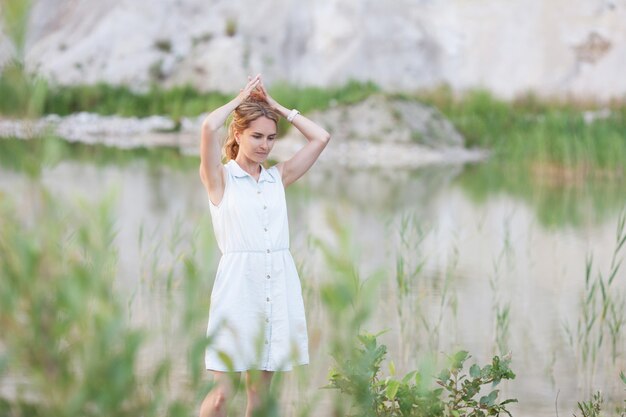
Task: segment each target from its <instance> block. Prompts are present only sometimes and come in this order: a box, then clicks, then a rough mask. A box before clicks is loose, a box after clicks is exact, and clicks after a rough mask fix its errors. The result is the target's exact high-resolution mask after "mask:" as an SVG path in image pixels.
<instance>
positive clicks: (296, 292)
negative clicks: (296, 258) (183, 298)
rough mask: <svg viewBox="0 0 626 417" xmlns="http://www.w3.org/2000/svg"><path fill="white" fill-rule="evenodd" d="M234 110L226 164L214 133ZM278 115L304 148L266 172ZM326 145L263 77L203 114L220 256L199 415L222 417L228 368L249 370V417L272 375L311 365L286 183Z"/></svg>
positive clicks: (229, 388)
mask: <svg viewBox="0 0 626 417" xmlns="http://www.w3.org/2000/svg"><path fill="white" fill-rule="evenodd" d="M232 112H234V115H233V119H232V121H231V123H230V126H229V128H228V137H227V139H226V142H225V144H224V151H225V154H226V159H227V163H226V164H225V165H223V164H222V150H221V148H220V144H219V141H218V138H217V135H216V131H217V130H218V129H219V128H220V126H222V125H223V124H224V122H225V121H226V118H227V117H228V116H229V115H230V114H231V113H232ZM281 116H282V117H285V118H287V120H289V122H291V123H292V124H293V125H294V126H295V127H296V128H297V129H298V130H299V131H300V132H301V133H302V134H303V135H304V137H305V138H306V139H307V141H308V143H307V144H306V145H305V146H304V147H303V148H302V149H300V150H299V151H298V152H297V153H296V154H295V155H293V157H292V158H291V159H289V160H287V161H284V162H280V163H278V164H276V165H274V166H273V167H271V168H269V169H266V168H265V167H264V166H263V164H264V163H265V162H266V160H267V158H268V155H269V153H270V151H271V150H272V147H273V146H274V143H275V141H276V129H277V124H278V120H279V118H280V117H281ZM329 139H330V135H329V134H328V132H326V131H325V130H324V129H322V128H321V127H320V126H318V125H317V124H315V123H314V122H312V121H311V120H309V119H307V118H306V117H304V116H302V115H301V114H299V112H298V111H297V110H295V109H294V110H289V109H287V108H285V107H283V106H281V105H280V104H279V103H278V102H276V100H274V99H273V98H272V97H271V96H270V95H269V94H268V92H267V90H266V89H265V87H264V86H263V83H262V81H261V75H260V74H258V75H256V76H255V77H253V78H252V77H249V80H248V83H247V84H246V86H245V87H244V88H243V89H242V90H241V91H240V93H239V95H238V96H237V97H236V98H234V99H233V100H232V101H230V102H229V103H227V104H225V105H224V106H222V107H220V108H218V109H216V110H214V111H213V112H212V113H211V114H209V115H208V116H207V118H206V119H205V121H204V123H203V125H202V139H201V143H200V157H201V163H200V178H201V179H202V183H203V184H204V187H205V188H206V191H207V193H208V197H209V206H210V210H211V218H212V220H213V228H214V230H215V237H216V239H217V242H218V246H219V247H220V250H221V252H222V258H221V259H220V264H219V266H218V270H217V275H216V278H215V283H214V285H213V291H212V293H211V308H210V312H209V325H208V329H207V335H208V336H209V337H210V338H211V343H210V345H209V347H208V348H207V351H206V356H205V362H206V368H207V369H208V370H211V371H213V375H214V378H215V382H216V386H215V388H214V389H213V390H212V391H211V392H210V393H209V394H208V395H207V397H206V398H205V399H204V401H203V402H202V405H201V407H200V416H201V417H209V416H225V415H226V403H227V401H228V399H229V398H230V397H231V396H232V394H233V392H234V389H233V381H234V380H236V379H237V378H236V377H237V376H238V375H239V374H233V372H236V373H238V372H244V371H245V372H246V391H247V397H248V405H247V408H246V416H247V417H250V416H252V412H253V411H254V409H255V408H257V407H258V406H259V404H260V400H261V398H263V396H264V395H265V394H266V391H267V389H268V388H269V385H270V383H271V379H272V375H273V372H275V371H286V370H290V369H291V368H292V367H293V366H294V365H303V364H307V363H308V346H307V345H308V339H307V333H306V320H305V316H304V306H303V303H302V294H301V288H300V281H299V277H298V274H297V271H296V268H295V265H294V262H293V259H292V257H291V253H290V252H289V234H288V233H289V232H288V224H287V211H286V205H285V192H284V187H287V186H288V185H290V184H291V183H293V182H294V181H296V180H297V179H298V178H300V177H301V176H302V175H304V173H306V172H307V171H308V170H309V168H311V166H312V165H313V163H314V162H315V161H316V160H317V158H318V157H319V155H320V153H321V152H322V150H323V149H324V148H325V147H326V144H327V143H328V141H329ZM252 371H253V372H252ZM233 375H235V377H234V378H233Z"/></svg>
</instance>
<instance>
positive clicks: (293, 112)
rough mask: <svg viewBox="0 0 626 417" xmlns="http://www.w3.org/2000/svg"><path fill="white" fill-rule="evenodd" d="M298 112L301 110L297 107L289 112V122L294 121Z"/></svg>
mask: <svg viewBox="0 0 626 417" xmlns="http://www.w3.org/2000/svg"><path fill="white" fill-rule="evenodd" d="M298 114H300V112H299V111H298V110H296V109H293V110H291V111H290V112H289V115H288V116H287V121H288V122H289V123H292V122H293V118H294V117H296V116H297V115H298Z"/></svg>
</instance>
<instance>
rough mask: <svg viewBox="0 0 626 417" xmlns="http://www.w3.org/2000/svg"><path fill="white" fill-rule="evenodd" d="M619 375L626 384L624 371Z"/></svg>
mask: <svg viewBox="0 0 626 417" xmlns="http://www.w3.org/2000/svg"><path fill="white" fill-rule="evenodd" d="M619 377H620V378H621V379H622V382H623V383H624V384H626V375H625V374H624V371H622V372H620V373H619Z"/></svg>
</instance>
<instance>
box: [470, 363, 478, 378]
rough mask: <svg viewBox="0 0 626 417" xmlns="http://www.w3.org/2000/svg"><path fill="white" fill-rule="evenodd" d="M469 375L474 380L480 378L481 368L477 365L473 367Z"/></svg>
mask: <svg viewBox="0 0 626 417" xmlns="http://www.w3.org/2000/svg"><path fill="white" fill-rule="evenodd" d="M469 373H470V376H471V377H472V378H478V377H479V376H480V366H478V365H477V364H474V365H472V367H471V368H470V370H469Z"/></svg>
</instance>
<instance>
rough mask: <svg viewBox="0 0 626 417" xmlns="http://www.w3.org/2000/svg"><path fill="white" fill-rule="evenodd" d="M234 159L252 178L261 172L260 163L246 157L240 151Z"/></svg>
mask: <svg viewBox="0 0 626 417" xmlns="http://www.w3.org/2000/svg"><path fill="white" fill-rule="evenodd" d="M235 161H236V162H237V164H238V165H239V166H240V167H241V169H243V170H244V171H246V172H247V173H248V174H250V175H251V176H252V177H253V178H258V176H259V175H260V174H261V165H260V164H259V163H258V162H255V161H253V160H251V159H248V158H246V157H245V156H244V155H242V154H241V153H240V154H239V155H237V157H236V158H235Z"/></svg>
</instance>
